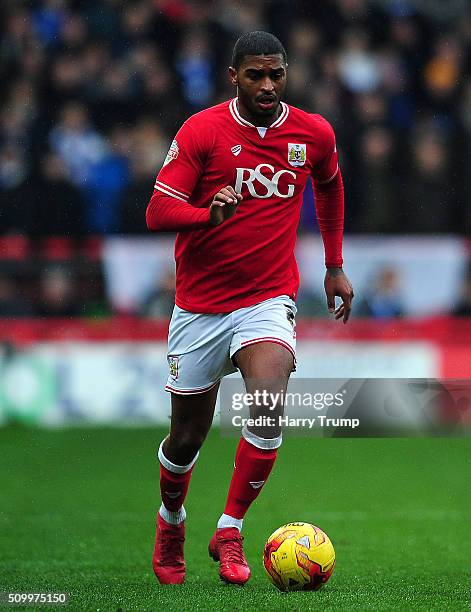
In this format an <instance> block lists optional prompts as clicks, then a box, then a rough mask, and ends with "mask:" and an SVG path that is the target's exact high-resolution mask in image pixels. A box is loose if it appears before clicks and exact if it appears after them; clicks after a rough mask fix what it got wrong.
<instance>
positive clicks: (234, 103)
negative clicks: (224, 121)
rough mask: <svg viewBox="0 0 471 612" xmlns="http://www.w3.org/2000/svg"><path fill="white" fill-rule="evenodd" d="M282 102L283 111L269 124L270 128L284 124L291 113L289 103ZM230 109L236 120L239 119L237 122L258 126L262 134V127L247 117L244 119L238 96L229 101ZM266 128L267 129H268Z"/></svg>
mask: <svg viewBox="0 0 471 612" xmlns="http://www.w3.org/2000/svg"><path fill="white" fill-rule="evenodd" d="M280 104H281V113H280V116H279V117H278V119H277V120H276V121H275V122H274V123H272V124H271V125H269V126H268V128H274V127H280V125H282V124H283V123H284V122H285V121H286V119H287V118H288V115H289V106H288V105H287V104H285V103H284V102H280ZM229 110H230V112H231V115H232V116H233V118H234V120H235V121H237V123H239V124H240V125H243V126H245V127H251V128H253V127H254V128H256V129H257V130H258V133H259V134H260V136H262V134H261V133H260V129H261V128H258V127H257V126H255V125H254V124H253V123H250V121H247V120H246V119H244V118H243V117H242V116H241V114H240V113H239V109H238V108H237V98H233V99H232V100H231V101H230V103H229ZM268 128H266V129H268ZM265 134H266V130H265V133H264V134H263V136H262V138H263V137H264V136H265Z"/></svg>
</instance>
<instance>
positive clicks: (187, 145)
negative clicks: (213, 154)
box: [154, 121, 207, 202]
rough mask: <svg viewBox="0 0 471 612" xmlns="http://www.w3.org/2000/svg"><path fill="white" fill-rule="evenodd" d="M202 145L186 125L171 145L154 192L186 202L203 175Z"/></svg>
mask: <svg viewBox="0 0 471 612" xmlns="http://www.w3.org/2000/svg"><path fill="white" fill-rule="evenodd" d="M204 142H205V139H204V138H201V137H198V138H197V136H196V133H195V130H194V128H193V127H192V126H191V125H190V123H189V122H188V121H186V122H185V123H184V124H183V125H182V127H181V128H180V129H179V131H178V132H177V135H176V136H175V138H174V139H173V142H172V144H171V145H170V149H169V150H168V153H167V157H166V158H165V160H164V163H163V166H162V168H161V169H160V172H159V173H158V175H157V178H156V181H155V185H154V189H156V190H157V191H160V192H162V193H164V194H166V195H168V196H170V197H172V198H175V199H177V200H181V201H183V202H188V201H189V200H190V198H191V194H192V193H193V190H194V188H195V185H196V183H197V182H198V179H199V178H200V176H201V174H202V172H203V168H204V164H205V160H206V157H207V152H205V151H204V148H205V147H204Z"/></svg>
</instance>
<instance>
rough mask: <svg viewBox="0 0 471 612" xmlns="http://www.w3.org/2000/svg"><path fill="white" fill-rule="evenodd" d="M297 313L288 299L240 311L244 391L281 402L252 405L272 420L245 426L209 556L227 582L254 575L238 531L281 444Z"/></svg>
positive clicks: (235, 350)
mask: <svg viewBox="0 0 471 612" xmlns="http://www.w3.org/2000/svg"><path fill="white" fill-rule="evenodd" d="M295 312H296V307H295V306H294V303H293V302H292V301H291V300H290V299H289V298H284V297H283V298H276V299H273V300H267V301H266V302H264V303H261V304H258V305H256V306H255V307H253V308H249V309H241V311H238V314H239V315H240V316H239V317H237V318H239V319H240V321H239V323H238V325H237V329H236V332H235V334H234V338H233V343H232V345H231V354H232V356H233V360H234V361H235V363H236V365H237V366H238V368H239V369H240V371H241V373H242V376H243V377H244V381H245V385H246V390H247V392H248V393H251V394H255V393H256V391H259V392H263V391H266V392H268V393H269V394H271V397H277V398H278V401H275V402H274V403H273V404H272V403H271V402H269V403H266V404H265V403H263V401H261V402H260V404H259V405H255V404H254V405H252V407H251V415H250V416H251V417H253V418H257V417H258V416H267V417H270V418H271V419H273V421H274V424H273V426H263V427H251V428H244V429H243V431H242V437H241V439H240V442H239V445H238V447H237V452H236V457H235V463H234V466H235V467H234V473H233V476H232V480H231V484H230V487H229V493H228V497H227V502H226V506H225V508H224V513H223V514H222V515H221V517H220V519H219V521H218V525H217V529H216V532H215V534H214V536H213V538H212V540H211V543H210V554H211V556H212V557H213V558H217V557H218V556H219V557H220V575H221V577H222V578H223V579H224V580H226V581H228V582H235V583H238V584H243V583H244V582H246V581H247V580H248V578H249V577H250V570H249V568H248V565H247V562H246V560H245V557H244V555H243V549H242V538H241V536H240V530H241V529H242V523H243V519H244V516H245V514H246V512H247V510H248V509H249V507H250V505H251V504H252V502H253V501H254V500H255V499H256V498H257V496H258V495H259V493H260V491H261V490H262V488H263V485H264V484H265V482H266V480H267V479H268V476H269V474H270V472H271V470H272V467H273V464H274V462H275V459H276V454H277V449H278V447H279V446H280V444H281V430H280V427H279V420H278V418H277V416H278V415H280V414H282V412H283V401H282V397H283V395H284V393H285V391H286V387H287V384H288V380H289V376H290V374H291V372H292V370H293V368H294V353H295V333H294V315H295ZM225 550H228V551H229V558H228V562H225V561H224V558H223V556H224V555H223V554H221V553H224V551H225Z"/></svg>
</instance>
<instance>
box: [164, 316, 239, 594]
mask: <svg viewBox="0 0 471 612" xmlns="http://www.w3.org/2000/svg"><path fill="white" fill-rule="evenodd" d="M231 338H232V328H231V322H230V318H228V317H226V316H224V315H199V314H194V313H190V312H187V311H184V310H182V309H180V308H178V307H175V310H174V314H173V316H172V320H171V322H170V329H169V354H168V363H169V367H170V375H169V377H168V380H167V384H166V387H165V388H166V389H167V390H168V391H170V392H171V394H172V395H171V398H172V416H171V425H170V433H169V435H168V436H167V437H166V438H165V440H163V441H162V443H161V444H160V447H159V452H158V457H159V462H160V489H161V497H162V504H161V506H160V509H159V512H158V517H157V536H156V544H155V550H154V556H153V567H154V571H155V574H156V576H157V578H158V579H159V581H160V582H162V583H166V584H168V583H174V584H175V583H180V582H183V580H184V576H185V564H184V560H183V542H184V535H185V534H184V529H185V528H184V520H185V509H184V506H183V502H184V500H185V496H186V494H187V491H188V486H189V483H190V478H191V474H192V470H193V467H194V464H195V462H196V459H197V457H198V452H199V449H200V447H201V445H202V444H203V441H204V439H205V438H206V435H207V433H208V431H209V428H210V427H211V423H212V419H213V414H214V407H215V404H216V397H217V391H218V387H219V380H220V378H221V376H222V375H223V372H224V371H225V366H226V362H227V359H228V356H229V347H230V342H231Z"/></svg>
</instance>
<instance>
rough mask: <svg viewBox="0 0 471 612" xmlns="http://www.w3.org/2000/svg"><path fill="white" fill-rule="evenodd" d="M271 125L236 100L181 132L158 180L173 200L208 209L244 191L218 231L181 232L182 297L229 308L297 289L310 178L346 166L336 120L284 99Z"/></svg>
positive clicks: (199, 308)
mask: <svg viewBox="0 0 471 612" xmlns="http://www.w3.org/2000/svg"><path fill="white" fill-rule="evenodd" d="M281 107H282V109H281V113H280V115H279V117H278V119H277V120H276V121H275V122H274V123H273V124H272V125H271V126H270V127H268V128H265V127H263V128H262V127H255V126H254V125H252V124H251V123H249V122H248V121H246V120H245V119H243V118H242V117H241V115H240V114H239V111H238V108H237V99H236V98H235V99H233V100H231V101H228V102H224V103H222V104H218V105H217V106H214V107H212V108H209V109H206V110H203V111H201V112H200V113H197V114H196V115H193V116H192V117H190V118H189V119H188V120H187V121H186V122H185V123H184V124H183V126H182V127H181V129H180V130H179V131H178V133H177V135H176V137H175V139H174V141H173V143H172V145H171V147H170V150H169V152H168V155H167V157H166V159H165V162H164V165H163V167H162V169H161V170H160V172H159V174H158V176H157V180H156V183H155V189H156V190H157V191H159V192H161V193H164V194H166V195H168V196H171V197H173V198H176V199H178V200H182V201H185V202H189V203H190V204H191V205H193V206H195V207H198V208H203V207H204V208H208V207H209V206H210V204H211V202H212V199H213V197H214V195H215V194H216V193H217V192H218V191H219V190H220V189H221V188H223V187H225V186H227V185H231V186H232V187H233V188H234V189H235V191H236V192H237V193H241V194H242V196H243V200H242V202H241V203H240V204H239V206H238V208H237V212H236V214H235V215H234V216H233V217H232V218H231V219H228V220H227V221H225V222H224V223H222V224H221V225H219V226H217V227H212V226H208V227H205V228H204V229H197V230H192V231H186V232H180V233H178V235H177V239H176V244H175V260H176V275H177V276H176V300H175V301H176V303H177V305H178V306H180V308H183V309H185V310H188V311H190V312H195V313H224V312H231V311H234V310H237V309H238V308H243V307H245V306H251V305H253V304H256V303H258V302H261V301H262V300H265V299H268V298H271V297H275V296H278V295H289V296H290V297H292V298H293V299H295V298H296V293H297V291H298V287H299V274H298V267H297V264H296V260H295V256H294V248H295V244H296V233H297V227H298V224H299V216H300V212H301V206H302V196H303V191H304V187H305V185H306V181H307V180H308V179H309V177H311V176H312V177H313V178H314V179H315V181H316V182H318V183H323V182H325V183H327V182H329V181H331V180H332V179H333V178H334V177H335V176H336V174H337V172H338V161H337V150H336V146H335V136H334V132H333V130H332V127H331V126H330V124H329V123H328V122H327V121H326V120H325V119H324V118H322V117H321V116H320V115H312V114H309V113H306V112H304V111H302V110H300V109H298V108H295V107H293V106H290V105H288V104H285V103H284V102H282V103H281Z"/></svg>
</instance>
